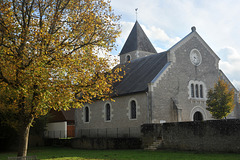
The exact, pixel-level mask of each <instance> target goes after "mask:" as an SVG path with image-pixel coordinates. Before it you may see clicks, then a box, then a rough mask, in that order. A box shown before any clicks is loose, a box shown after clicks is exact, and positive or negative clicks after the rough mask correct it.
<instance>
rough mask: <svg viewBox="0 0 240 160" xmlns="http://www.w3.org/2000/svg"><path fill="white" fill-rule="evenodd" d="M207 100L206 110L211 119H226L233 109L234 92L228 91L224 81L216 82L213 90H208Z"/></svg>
mask: <svg viewBox="0 0 240 160" xmlns="http://www.w3.org/2000/svg"><path fill="white" fill-rule="evenodd" d="M207 98H208V99H207V106H208V107H207V110H208V111H210V113H211V114H212V117H213V118H216V119H222V118H226V116H227V115H228V114H230V113H231V112H232V111H233V109H234V106H235V105H234V90H233V89H231V90H229V88H228V84H227V83H226V82H224V80H221V79H219V80H218V82H217V83H216V84H215V85H214V88H213V89H210V90H209V92H208V96H207Z"/></svg>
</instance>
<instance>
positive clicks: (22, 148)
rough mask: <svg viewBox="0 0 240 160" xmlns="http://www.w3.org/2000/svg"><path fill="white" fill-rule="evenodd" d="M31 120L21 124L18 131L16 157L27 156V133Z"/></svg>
mask: <svg viewBox="0 0 240 160" xmlns="http://www.w3.org/2000/svg"><path fill="white" fill-rule="evenodd" d="M32 121H33V118H31V119H30V121H28V122H26V123H23V125H22V128H20V130H19V140H18V142H19V144H18V155H17V156H27V149H28V138H29V131H30V127H31V124H32Z"/></svg>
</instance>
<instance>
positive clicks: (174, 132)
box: [142, 119, 240, 153]
mask: <svg viewBox="0 0 240 160" xmlns="http://www.w3.org/2000/svg"><path fill="white" fill-rule="evenodd" d="M151 125H153V124H144V125H142V135H143V146H144V143H145V144H146V143H148V142H149V141H150V140H148V141H147V139H146V137H149V136H148V135H149V133H155V132H156V130H153V131H151V132H146V130H148V129H149V126H151ZM154 125H155V127H152V129H157V130H158V131H159V132H160V133H161V136H160V137H161V138H162V140H163V145H162V147H163V148H165V149H178V150H194V151H207V152H237V153H240V119H228V120H211V121H202V122H179V123H164V124H162V125H161V124H154ZM156 126H157V127H156ZM156 136H158V137H159V135H158V134H155V136H153V137H152V139H151V140H153V139H154V138H156ZM144 138H145V140H146V141H144Z"/></svg>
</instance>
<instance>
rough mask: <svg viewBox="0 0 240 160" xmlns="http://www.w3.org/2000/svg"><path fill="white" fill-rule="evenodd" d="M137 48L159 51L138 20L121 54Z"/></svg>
mask: <svg viewBox="0 0 240 160" xmlns="http://www.w3.org/2000/svg"><path fill="white" fill-rule="evenodd" d="M135 50H138V51H145V52H150V53H157V52H156V50H155V48H154V47H153V45H152V43H151V42H150V40H149V39H148V37H147V36H146V34H145V33H144V31H143V29H142V27H141V26H140V24H139V23H138V21H136V22H135V24H134V26H133V29H132V31H131V33H130V34H129V36H128V38H127V41H126V42H125V44H124V46H123V48H122V50H121V52H120V54H119V55H122V54H125V53H129V52H132V51H135Z"/></svg>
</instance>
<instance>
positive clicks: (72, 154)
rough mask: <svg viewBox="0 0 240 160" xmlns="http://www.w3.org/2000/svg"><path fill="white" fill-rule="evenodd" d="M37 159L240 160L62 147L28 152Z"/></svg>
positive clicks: (0, 158)
mask: <svg viewBox="0 0 240 160" xmlns="http://www.w3.org/2000/svg"><path fill="white" fill-rule="evenodd" d="M28 155H37V158H38V159H49V160H50V159H54V160H172V159H174V160H240V154H233V153H231V154H230V153H195V152H182V151H168V150H162V151H144V150H79V149H71V148H62V147H42V148H34V149H30V150H29V151H28ZM12 156H16V153H14V152H8V153H1V152H0V160H6V159H7V157H12Z"/></svg>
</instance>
